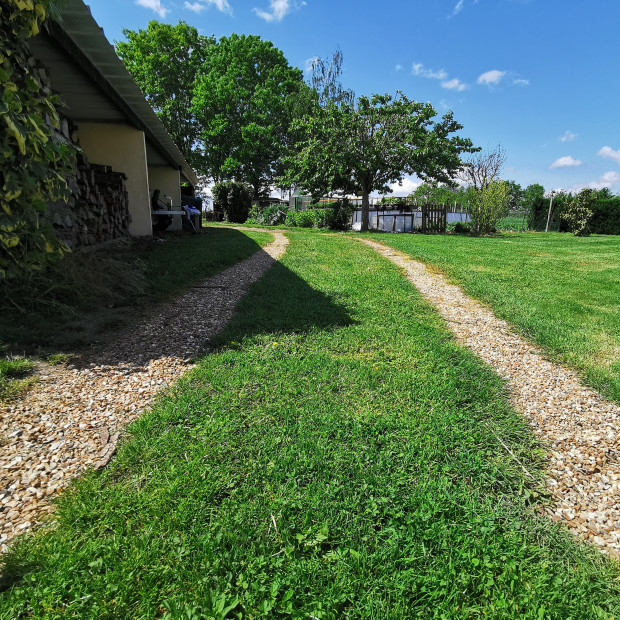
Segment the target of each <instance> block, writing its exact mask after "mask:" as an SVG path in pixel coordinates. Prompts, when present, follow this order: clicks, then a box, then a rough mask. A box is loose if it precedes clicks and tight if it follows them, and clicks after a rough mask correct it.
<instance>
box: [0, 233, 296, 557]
mask: <svg viewBox="0 0 620 620" xmlns="http://www.w3.org/2000/svg"><path fill="white" fill-rule="evenodd" d="M265 232H267V231H265ZM269 232H271V233H272V234H273V235H274V237H275V238H274V240H273V242H271V243H270V244H268V245H267V246H265V247H264V248H263V249H262V250H259V251H258V252H256V253H255V254H253V255H252V256H251V257H249V258H247V259H246V260H244V261H242V262H240V263H238V264H236V265H233V266H232V267H230V268H228V269H227V270H225V271H223V272H221V273H219V274H217V275H215V276H213V277H211V278H209V279H207V280H205V281H203V282H201V283H199V285H198V286H195V287H192V288H191V289H190V290H189V291H188V292H186V293H185V294H183V295H181V296H179V297H176V298H175V299H173V300H172V301H170V302H166V303H163V304H160V305H158V306H157V307H156V308H155V309H154V310H153V312H152V314H150V315H149V317H147V318H146V319H145V320H144V321H143V322H142V323H140V324H139V325H135V326H133V327H132V329H131V330H124V331H121V332H117V333H115V334H113V335H112V336H111V337H110V338H109V339H107V341H106V343H104V344H103V345H101V346H99V347H97V348H95V349H93V350H92V351H89V352H88V353H87V354H84V355H82V356H80V357H78V358H75V359H73V360H72V361H71V364H63V365H58V366H50V365H40V367H39V372H38V377H37V379H38V381H37V384H36V385H35V387H33V389H32V390H31V391H29V392H28V393H27V394H26V395H25V396H23V397H22V398H20V399H18V400H16V401H12V402H11V403H10V404H8V405H4V406H2V405H0V551H2V552H5V551H6V550H7V549H8V545H9V543H10V541H11V540H13V539H14V538H15V537H16V536H17V535H19V534H21V533H23V532H26V531H28V530H30V529H31V528H32V527H33V526H35V525H37V524H39V523H41V522H43V521H45V520H46V519H49V517H46V515H47V514H48V513H50V512H53V509H54V506H53V504H52V503H51V502H50V500H52V499H54V498H55V497H57V495H58V494H59V493H60V492H62V490H63V489H64V488H66V487H67V485H68V484H69V483H70V481H71V480H72V479H73V478H75V477H76V476H79V475H80V474H81V473H83V472H84V471H85V470H86V469H88V468H90V467H95V468H99V467H103V466H105V465H106V464H107V463H108V462H109V460H110V459H111V458H112V456H113V455H114V452H115V451H116V444H117V442H118V439H119V435H120V433H121V432H122V430H123V428H124V427H125V426H126V425H127V424H128V423H130V422H132V421H133V420H135V419H136V418H137V417H138V416H139V415H140V414H141V413H142V411H143V410H144V409H145V407H147V406H148V405H149V403H150V402H151V401H152V400H153V398H154V396H155V395H156V394H157V392H159V391H160V390H161V389H162V388H164V387H166V386H168V385H170V384H171V383H173V382H174V381H176V380H177V379H178V378H179V377H180V376H181V375H183V374H184V373H186V372H187V371H188V370H189V369H190V368H192V367H193V366H192V364H191V363H190V360H191V359H192V358H194V357H196V356H197V355H200V354H202V353H204V352H205V351H206V350H207V349H208V347H209V340H210V339H211V338H212V337H213V336H214V335H215V334H216V333H217V332H219V331H220V330H221V329H222V328H223V327H224V326H225V325H226V323H228V321H229V320H230V318H231V317H232V315H233V313H234V310H235V306H236V305H237V303H238V302H239V300H240V299H241V298H242V297H243V296H244V295H245V293H246V292H247V290H248V287H249V286H250V285H251V284H252V283H253V282H255V281H256V280H258V279H259V278H260V277H261V276H262V274H263V273H264V272H265V271H266V270H267V269H268V268H269V267H270V266H271V265H272V264H273V263H274V262H275V261H277V260H278V259H279V258H280V257H281V256H282V254H283V253H284V252H285V250H286V246H287V244H288V239H287V238H286V237H285V236H284V235H283V234H282V233H281V232H280V231H269Z"/></svg>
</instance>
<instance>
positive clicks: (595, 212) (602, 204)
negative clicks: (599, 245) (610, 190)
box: [590, 196, 620, 235]
mask: <svg viewBox="0 0 620 620" xmlns="http://www.w3.org/2000/svg"><path fill="white" fill-rule="evenodd" d="M591 209H592V218H591V219H590V230H591V231H592V232H593V233H595V234H598V235H620V196H616V197H615V198H607V199H599V200H597V201H595V202H594V203H593V204H592V206H591Z"/></svg>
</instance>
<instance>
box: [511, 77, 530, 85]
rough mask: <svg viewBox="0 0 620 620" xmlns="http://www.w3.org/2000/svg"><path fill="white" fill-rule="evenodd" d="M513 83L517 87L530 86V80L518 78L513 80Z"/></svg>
mask: <svg viewBox="0 0 620 620" xmlns="http://www.w3.org/2000/svg"><path fill="white" fill-rule="evenodd" d="M512 83H513V84H514V85H515V86H529V85H530V81H529V80H524V79H522V78H516V79H514V80H512Z"/></svg>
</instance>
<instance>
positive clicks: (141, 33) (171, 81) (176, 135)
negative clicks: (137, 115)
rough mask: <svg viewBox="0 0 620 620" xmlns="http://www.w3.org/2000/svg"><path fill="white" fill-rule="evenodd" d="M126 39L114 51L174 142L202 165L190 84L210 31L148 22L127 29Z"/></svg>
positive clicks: (194, 162) (190, 159)
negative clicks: (143, 28)
mask: <svg viewBox="0 0 620 620" xmlns="http://www.w3.org/2000/svg"><path fill="white" fill-rule="evenodd" d="M123 34H124V35H125V37H126V38H127V41H123V42H117V43H116V53H117V54H118V55H119V56H120V58H121V59H122V61H123V63H124V64H125V67H126V68H127V70H128V71H129V72H130V73H131V75H132V76H133V78H134V80H135V81H136V83H137V84H138V86H139V87H140V88H141V89H142V92H143V93H144V95H145V97H146V99H147V101H148V102H149V103H150V104H151V106H152V107H153V109H154V110H155V111H156V112H157V115H158V116H159V118H160V119H161V120H162V122H163V123H164V125H165V127H166V129H167V130H168V132H169V133H170V135H171V136H172V138H173V140H174V142H175V144H176V145H177V146H178V147H179V150H180V151H181V153H182V154H183V156H184V157H185V159H186V160H187V161H188V163H190V164H191V165H192V166H195V167H196V168H200V158H201V156H200V149H199V148H198V147H199V141H200V127H199V126H198V123H197V122H196V119H195V117H194V116H193V115H192V113H191V107H192V90H193V88H194V83H195V81H196V76H197V75H198V73H199V72H200V70H201V67H202V64H203V62H204V60H205V56H206V53H207V50H208V49H209V48H210V47H211V46H212V45H214V43H215V40H214V39H213V38H212V37H205V36H202V35H200V34H198V31H197V30H196V28H194V27H192V26H188V25H187V24H186V23H185V22H182V21H180V22H179V23H178V24H177V25H176V26H172V25H170V24H160V23H159V22H157V21H151V22H149V24H148V26H147V29H146V30H138V31H133V30H127V29H125V30H123Z"/></svg>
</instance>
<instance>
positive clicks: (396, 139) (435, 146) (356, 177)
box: [286, 93, 475, 230]
mask: <svg viewBox="0 0 620 620" xmlns="http://www.w3.org/2000/svg"><path fill="white" fill-rule="evenodd" d="M436 114H437V113H436V111H435V109H434V108H433V106H431V104H430V103H426V104H424V103H418V102H416V101H411V100H409V99H408V98H407V97H406V96H405V95H403V94H400V93H399V95H398V96H397V97H396V98H392V97H391V96H390V95H373V96H372V97H370V98H369V97H360V98H359V100H358V102H357V105H355V106H353V105H350V104H344V105H342V106H340V107H339V106H337V105H335V104H333V103H332V104H330V105H328V106H327V107H324V108H320V109H319V110H317V113H316V115H315V116H314V117H306V118H303V119H301V120H300V121H298V123H297V127H299V128H300V129H301V130H302V131H303V134H304V138H303V140H302V141H301V142H300V143H299V144H298V151H299V154H298V155H296V156H294V157H289V158H287V160H286V163H287V165H288V169H287V180H288V181H291V182H293V183H295V184H297V185H298V186H299V187H301V188H302V189H304V190H306V191H309V192H310V193H311V194H312V195H313V196H314V197H319V196H320V195H323V194H326V193H328V192H332V191H341V192H345V193H349V192H356V193H360V194H361V195H362V226H361V228H362V230H368V225H369V196H370V193H371V192H373V191H375V190H377V191H382V192H389V191H391V190H390V188H389V184H390V183H393V182H395V181H397V180H399V179H401V178H402V177H403V175H404V174H411V173H415V174H417V175H418V176H419V177H421V178H422V179H432V180H435V181H440V182H443V183H449V182H451V180H452V177H453V175H454V174H455V172H456V171H457V170H458V169H459V168H460V167H461V165H462V163H461V161H460V154H461V153H463V152H473V151H474V150H475V149H474V148H473V146H472V143H471V141H470V140H468V139H464V138H460V137H458V136H452V137H450V134H452V133H454V132H456V131H459V130H460V129H462V125H460V124H459V123H457V122H456V121H455V120H454V119H453V117H452V113H451V112H450V113H448V114H446V115H445V116H444V117H443V118H442V120H441V122H435V121H434V118H435V116H436Z"/></svg>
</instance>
